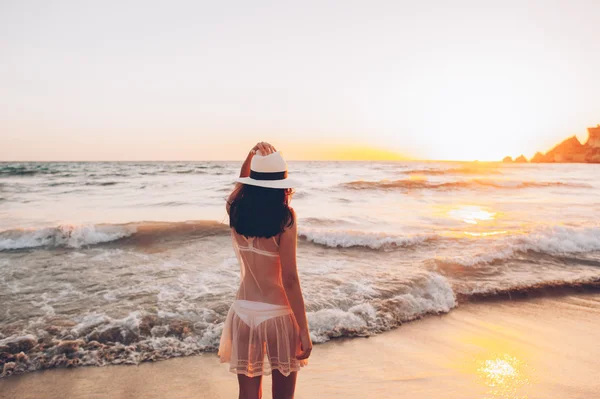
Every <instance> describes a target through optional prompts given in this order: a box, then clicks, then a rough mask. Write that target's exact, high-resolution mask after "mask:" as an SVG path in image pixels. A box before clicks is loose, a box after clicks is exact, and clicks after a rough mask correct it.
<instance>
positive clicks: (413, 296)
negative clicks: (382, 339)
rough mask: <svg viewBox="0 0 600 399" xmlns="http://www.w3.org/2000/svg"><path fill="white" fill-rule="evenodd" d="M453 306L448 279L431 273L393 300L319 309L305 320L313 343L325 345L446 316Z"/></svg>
mask: <svg viewBox="0 0 600 399" xmlns="http://www.w3.org/2000/svg"><path fill="white" fill-rule="evenodd" d="M456 304H457V303H456V298H455V295H454V292H453V291H452V287H451V286H450V283H449V282H448V280H446V278H445V277H443V276H441V275H439V274H436V273H431V274H430V275H428V276H426V277H425V278H423V279H421V280H419V281H416V282H415V285H414V286H412V287H410V289H409V290H408V291H407V292H404V293H402V294H400V295H397V296H394V297H392V298H388V299H383V298H375V299H374V300H372V301H369V302H363V303H359V304H356V305H354V306H352V307H350V308H348V309H347V310H343V309H320V310H318V311H315V312H308V313H307V317H308V323H309V326H310V330H311V338H312V340H313V341H314V342H326V341H328V340H329V339H331V338H333V337H340V336H367V335H371V334H374V333H377V332H380V331H386V330H389V329H391V328H394V327H397V326H398V325H399V324H401V323H402V322H406V321H410V320H414V319H416V318H419V317H422V316H424V315H427V314H430V313H447V312H449V311H450V310H451V309H452V308H453V307H455V306H456Z"/></svg>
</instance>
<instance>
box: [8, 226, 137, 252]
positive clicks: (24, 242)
mask: <svg viewBox="0 0 600 399" xmlns="http://www.w3.org/2000/svg"><path fill="white" fill-rule="evenodd" d="M134 232H135V228H132V227H124V226H115V225H112V226H111V225H104V226H101V225H82V226H69V225H60V226H58V227H46V228H40V229H33V230H26V229H23V230H8V231H3V232H1V233H0V251H5V250H14V249H25V248H35V247H68V248H79V247H82V246H84V245H93V244H99V243H104V242H109V241H114V240H118V239H120V238H123V237H127V236H129V235H131V234H133V233H134Z"/></svg>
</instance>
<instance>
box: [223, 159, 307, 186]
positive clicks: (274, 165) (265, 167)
mask: <svg viewBox="0 0 600 399" xmlns="http://www.w3.org/2000/svg"><path fill="white" fill-rule="evenodd" d="M287 174H288V172H287V163H286V162H285V160H284V159H283V157H282V156H281V152H279V151H275V152H273V153H271V154H269V155H264V156H263V155H260V154H259V153H256V155H254V156H253V157H252V161H251V162H250V176H248V177H238V178H237V179H235V181H237V182H238V183H243V184H249V185H251V186H259V187H267V188H292V187H298V186H299V185H300V184H299V182H298V181H297V180H294V179H288V177H287Z"/></svg>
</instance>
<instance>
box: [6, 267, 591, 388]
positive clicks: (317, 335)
mask: <svg viewBox="0 0 600 399" xmlns="http://www.w3.org/2000/svg"><path fill="white" fill-rule="evenodd" d="M582 287H591V288H595V289H597V288H600V278H596V280H595V281H593V280H590V281H587V282H586V281H577V280H575V279H574V280H573V281H565V282H562V283H557V282H546V283H544V284H541V283H540V284H532V285H529V286H524V285H523V286H515V287H512V288H505V289H497V290H491V289H488V288H486V289H479V290H472V291H471V292H467V291H463V292H460V293H458V294H457V293H456V292H455V288H454V287H453V286H452V284H451V283H450V282H449V280H448V279H447V278H446V277H444V276H442V275H440V274H438V273H434V272H426V273H423V274H420V275H418V276H414V277H413V278H412V279H410V281H403V282H402V281H399V282H398V285H397V289H396V290H393V289H391V290H390V289H384V290H378V289H377V288H376V287H367V288H368V289H367V291H368V295H366V296H364V297H360V298H356V297H355V298H353V301H348V300H347V299H348V298H342V299H344V300H343V301H342V303H345V304H347V305H346V306H342V305H337V307H336V305H335V304H334V303H335V301H334V302H330V303H329V306H328V307H323V308H320V309H315V310H312V311H308V312H307V318H308V323H309V327H310V335H311V339H312V340H313V342H315V343H317V344H318V343H324V342H327V341H329V340H331V339H333V338H338V337H365V336H371V335H375V334H378V333H381V332H384V331H388V330H391V329H394V328H397V327H399V326H400V325H402V324H403V323H406V322H410V321H413V320H416V319H419V318H422V317H426V316H427V315H431V314H443V313H447V312H450V311H451V310H452V309H453V308H455V307H457V306H459V301H462V300H465V301H471V300H480V299H488V298H499V299H503V298H511V297H512V296H528V295H537V294H538V293H541V294H544V293H547V292H562V291H556V290H561V289H562V290H569V289H570V288H572V289H582ZM553 290H554V291H553ZM564 292H569V291H564ZM340 293H342V292H341V291H340V292H339V293H338V294H340ZM511 295H512V296H511ZM338 299H340V298H338ZM227 309H228V305H227V303H225V302H218V303H216V304H215V305H214V307H213V308H212V309H211V308H205V307H202V306H198V307H197V309H196V310H191V309H190V308H188V307H186V311H185V312H182V313H178V312H169V311H163V310H160V309H159V310H158V311H153V312H150V311H141V310H135V311H132V312H131V313H129V314H127V315H125V316H124V317H122V318H116V317H111V316H109V315H107V314H104V313H97V312H90V313H86V314H84V315H82V316H78V317H75V318H73V319H70V318H66V316H64V317H63V316H58V315H55V314H51V315H48V316H47V317H44V318H39V319H37V318H36V319H31V320H29V321H28V322H27V324H26V325H22V326H21V328H20V329H16V325H15V324H13V325H12V326H11V328H10V330H6V329H5V330H4V331H0V353H1V356H0V369H3V370H4V373H3V374H1V375H0V377H6V376H8V375H11V374H19V373H23V372H28V371H34V370H40V369H47V368H60V367H78V366H104V365H108V364H115V365H116V364H139V363H142V362H146V361H157V360H162V359H168V358H172V357H179V356H189V355H194V354H199V353H202V352H215V351H216V350H217V349H218V346H219V341H220V336H221V333H222V330H223V322H224V321H225V317H226V312H227ZM7 332H8V335H7V334H6V333H7ZM2 333H4V334H2Z"/></svg>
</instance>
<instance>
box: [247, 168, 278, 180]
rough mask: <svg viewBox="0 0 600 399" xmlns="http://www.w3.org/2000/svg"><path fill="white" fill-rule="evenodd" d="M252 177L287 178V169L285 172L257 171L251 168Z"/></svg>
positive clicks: (255, 178)
mask: <svg viewBox="0 0 600 399" xmlns="http://www.w3.org/2000/svg"><path fill="white" fill-rule="evenodd" d="M250 178H251V179H254V180H283V179H285V178H287V170H284V171H283V172H256V171H254V170H250Z"/></svg>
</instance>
